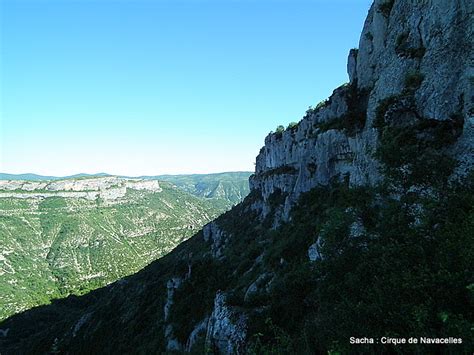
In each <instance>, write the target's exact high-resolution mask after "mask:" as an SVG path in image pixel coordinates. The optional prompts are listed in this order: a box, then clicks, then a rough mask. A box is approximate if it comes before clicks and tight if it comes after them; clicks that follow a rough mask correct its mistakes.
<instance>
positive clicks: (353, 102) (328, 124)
mask: <svg viewBox="0 0 474 355" xmlns="http://www.w3.org/2000/svg"><path fill="white" fill-rule="evenodd" d="M341 88H342V89H344V90H346V102H347V106H348V111H347V113H346V114H344V115H342V116H340V117H334V118H332V119H330V120H327V121H325V122H320V123H317V124H316V125H314V127H313V128H314V129H318V130H319V131H318V132H319V133H320V132H326V131H328V130H331V129H336V130H344V132H345V133H346V134H347V135H348V136H350V137H353V136H354V135H355V134H356V133H357V132H360V131H361V130H362V129H363V128H364V127H365V122H366V119H367V113H366V111H367V102H368V99H369V91H368V90H359V89H357V87H356V86H355V85H344V86H342V87H341Z"/></svg>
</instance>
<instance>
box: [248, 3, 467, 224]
mask: <svg viewBox="0 0 474 355" xmlns="http://www.w3.org/2000/svg"><path fill="white" fill-rule="evenodd" d="M472 14H473V5H472V2H470V1H464V0H456V1H444V0H432V1H423V2H420V1H415V0H411V1H397V0H395V1H388V0H377V1H375V3H374V4H373V5H372V7H371V8H370V10H369V14H368V17H367V20H366V22H365V25H364V30H363V32H362V35H361V39H360V48H359V50H351V52H350V54H349V59H348V72H349V78H350V83H349V84H347V85H344V86H342V87H340V88H338V89H336V90H335V91H334V93H333V94H332V96H331V97H330V98H329V100H327V102H326V103H323V104H320V105H318V107H317V108H316V109H314V110H309V111H308V113H307V115H306V116H305V117H304V118H303V120H302V121H301V122H300V123H299V124H298V125H297V126H296V127H293V128H288V129H287V130H285V131H284V132H277V133H271V134H269V135H268V136H267V137H266V139H265V146H264V147H263V148H262V149H261V151H260V153H259V155H258V156H257V159H256V170H255V174H254V175H253V176H252V177H251V179H250V185H251V190H252V191H255V190H257V191H258V192H259V193H260V194H261V197H262V198H263V200H264V202H265V203H264V204H261V203H258V202H257V203H256V204H255V206H256V208H257V209H260V210H261V212H262V215H263V216H265V215H266V214H267V213H268V212H269V211H270V209H271V206H270V205H271V199H270V197H271V196H272V195H273V194H280V195H281V194H282V195H283V198H284V209H283V211H282V214H281V216H282V218H283V220H285V219H287V218H288V217H289V211H290V209H291V206H292V205H293V204H294V202H295V201H296V200H297V198H298V197H299V196H300V194H301V193H302V192H306V191H308V190H310V189H311V188H313V187H315V186H317V185H326V184H328V183H329V182H330V181H331V179H333V178H339V179H347V181H348V182H349V183H350V185H352V186H354V185H365V184H374V183H377V182H378V181H379V180H380V173H379V162H378V161H377V160H376V159H375V158H374V152H375V150H376V148H377V144H378V132H377V130H376V129H375V128H374V121H375V117H376V113H377V108H379V106H380V105H381V103H382V102H383V100H384V99H386V98H387V97H390V96H393V95H399V94H400V93H402V92H403V91H404V90H406V87H407V85H410V83H409V81H410V80H418V81H420V83H417V84H419V87H417V88H416V91H415V90H414V92H413V93H412V94H413V102H412V105H413V107H414V111H415V114H416V115H417V116H418V117H419V118H420V119H434V120H449V119H452V117H454V116H461V117H463V121H464V127H463V130H462V131H463V133H462V135H461V136H460V137H459V139H458V140H457V143H456V144H455V145H454V146H453V147H452V154H453V155H454V156H455V157H456V159H457V160H458V161H459V162H460V163H461V164H460V167H459V168H458V171H459V172H460V173H464V172H466V171H468V170H470V169H471V168H472V166H473V164H474V158H473V157H474V128H473V125H474V117H473V114H474V107H473V104H472V100H473V91H472V85H473V78H474V76H473V74H474V68H473V64H472V63H473V62H472V59H473V51H472V37H473V26H472ZM447 58H449V60H447ZM407 82H408V83H407Z"/></svg>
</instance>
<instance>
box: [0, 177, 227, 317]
mask: <svg viewBox="0 0 474 355" xmlns="http://www.w3.org/2000/svg"><path fill="white" fill-rule="evenodd" d="M223 211H224V210H219V209H218V208H215V207H214V206H212V205H211V204H210V203H208V202H207V201H203V200H201V199H198V198H196V197H194V196H192V195H189V194H186V193H183V192H181V191H180V190H177V189H176V188H174V187H172V186H171V185H169V184H167V183H158V182H157V181H156V180H137V179H135V180H131V179H121V178H115V177H104V178H81V179H67V180H57V181H54V182H51V181H46V182H26V181H0V212H1V214H0V241H1V243H0V310H1V311H0V319H3V318H5V317H7V316H9V315H11V314H13V313H16V312H19V311H21V310H24V309H27V308H31V307H32V306H36V305H39V304H44V303H48V302H49V300H50V299H52V298H57V297H64V296H66V295H69V294H71V293H76V294H82V293H85V292H87V291H88V290H90V289H94V288H97V287H101V286H104V285H106V284H108V283H110V282H112V281H115V280H117V279H119V278H121V277H123V276H126V275H129V274H131V273H134V272H136V271H138V270H140V269H141V268H143V267H144V266H145V265H147V264H148V263H149V262H151V261H153V260H155V259H156V258H158V257H160V256H162V255H164V254H165V253H167V252H169V251H170V250H171V249H172V248H173V247H175V246H176V245H177V244H179V243H180V242H182V241H183V240H185V239H186V238H188V237H190V236H191V235H192V234H194V233H195V231H196V230H199V229H200V228H201V227H202V226H203V225H204V224H205V223H206V222H208V221H209V220H211V219H212V218H215V217H216V216H217V215H218V214H219V213H222V212H223Z"/></svg>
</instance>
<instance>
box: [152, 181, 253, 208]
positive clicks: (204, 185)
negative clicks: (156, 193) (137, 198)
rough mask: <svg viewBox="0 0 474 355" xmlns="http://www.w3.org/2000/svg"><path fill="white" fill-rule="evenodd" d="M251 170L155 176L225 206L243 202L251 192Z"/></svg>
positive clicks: (228, 206)
mask: <svg viewBox="0 0 474 355" xmlns="http://www.w3.org/2000/svg"><path fill="white" fill-rule="evenodd" d="M250 175H252V173H250V172H228V173H217V174H194V175H158V176H156V177H154V178H156V179H158V180H161V181H168V182H171V183H173V184H175V185H176V186H178V187H179V188H181V189H183V190H184V191H186V192H189V193H191V194H193V195H196V196H198V197H202V198H207V199H212V200H214V201H215V203H219V204H221V205H222V206H223V207H225V208H229V209H230V208H231V207H232V206H234V205H236V204H237V203H239V202H241V201H242V200H243V199H244V198H245V196H247V195H248V194H249V192H250V188H249V177H250Z"/></svg>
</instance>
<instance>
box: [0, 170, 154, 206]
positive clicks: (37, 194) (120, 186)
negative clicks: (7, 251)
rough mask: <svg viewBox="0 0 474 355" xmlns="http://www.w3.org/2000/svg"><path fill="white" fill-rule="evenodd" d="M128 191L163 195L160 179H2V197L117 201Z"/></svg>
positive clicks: (0, 192)
mask: <svg viewBox="0 0 474 355" xmlns="http://www.w3.org/2000/svg"><path fill="white" fill-rule="evenodd" d="M127 189H132V190H138V191H147V192H152V193H154V192H161V191H162V189H161V188H160V184H159V183H158V181H157V180H143V179H124V178H119V177H115V176H108V177H98V178H88V179H66V180H58V181H22V180H0V198H22V199H31V198H47V197H65V198H85V199H87V200H96V199H98V198H101V199H103V200H105V201H109V202H113V201H115V200H119V199H121V198H123V197H125V194H126V193H127Z"/></svg>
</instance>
